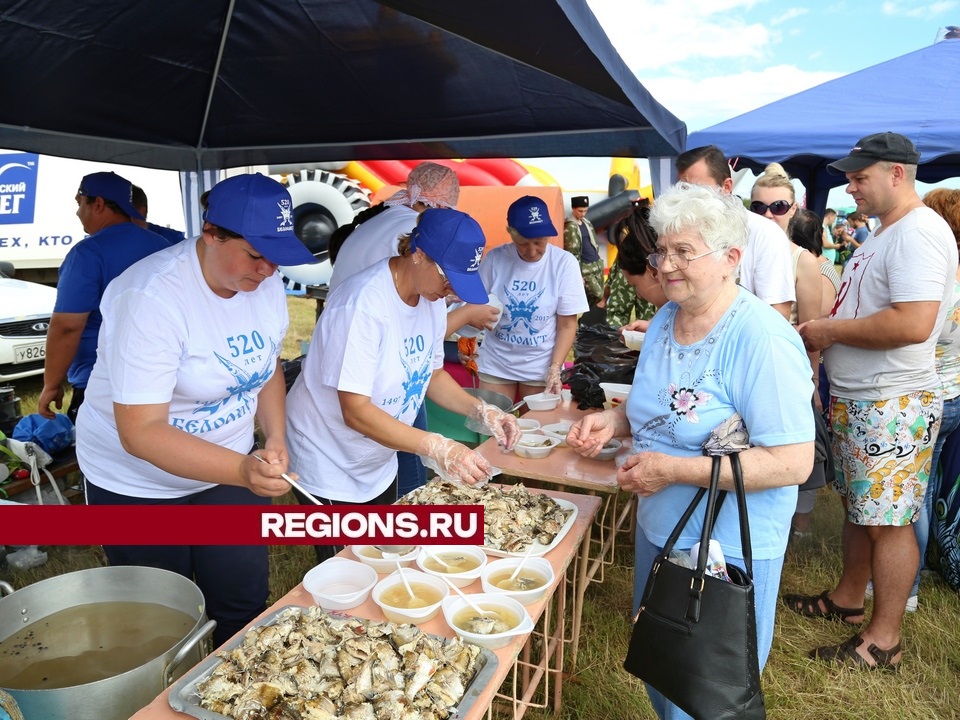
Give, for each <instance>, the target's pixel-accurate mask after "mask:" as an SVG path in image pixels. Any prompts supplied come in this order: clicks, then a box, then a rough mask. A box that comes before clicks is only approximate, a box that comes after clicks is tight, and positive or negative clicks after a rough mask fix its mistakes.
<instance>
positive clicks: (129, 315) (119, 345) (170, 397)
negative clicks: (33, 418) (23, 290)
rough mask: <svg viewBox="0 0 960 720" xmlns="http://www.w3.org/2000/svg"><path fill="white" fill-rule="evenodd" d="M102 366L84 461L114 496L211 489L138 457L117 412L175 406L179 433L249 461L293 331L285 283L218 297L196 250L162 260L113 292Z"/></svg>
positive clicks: (87, 417)
mask: <svg viewBox="0 0 960 720" xmlns="http://www.w3.org/2000/svg"><path fill="white" fill-rule="evenodd" d="M100 311H101V312H102V314H103V325H102V326H101V328H100V335H99V338H98V343H99V345H98V350H97V363H96V365H94V368H93V372H92V373H91V375H90V382H89V383H88V384H87V391H86V395H85V397H84V402H83V405H81V406H80V411H79V414H78V417H77V459H78V461H79V463H80V468H81V470H83V474H84V475H86V476H87V478H89V479H90V481H91V482H92V483H93V484H94V485H97V486H98V487H101V488H103V489H105V490H109V491H111V492H115V493H119V494H121V495H129V496H133V497H142V498H176V497H183V496H186V495H191V494H193V493H197V492H200V491H201V490H206V489H208V488H210V487H211V485H210V484H209V483H205V482H199V481H197V480H190V479H187V478H182V477H179V476H177V475H171V474H170V473H168V472H166V471H164V470H161V469H160V468H158V467H156V466H155V465H152V464H151V463H148V462H147V461H145V460H141V459H139V458H136V457H133V456H132V455H129V454H127V452H126V451H125V450H124V449H123V447H122V446H121V445H120V438H119V436H118V434H117V426H116V420H115V418H114V414H113V404H114V403H115V402H116V403H123V404H126V405H152V404H157V403H169V408H170V409H169V414H170V424H171V425H173V426H174V427H177V428H180V429H181V430H183V431H185V432H188V433H190V434H191V435H196V436H197V437H199V438H202V439H203V440H206V441H207V442H211V443H214V444H216V445H221V446H223V447H226V448H230V449H231V450H236V451H237V452H241V453H248V452H250V448H251V447H253V440H254V437H253V427H254V415H255V414H256V412H257V394H258V393H259V392H260V389H261V388H262V387H263V385H264V383H266V382H267V380H269V379H270V378H271V377H272V376H273V373H274V372H275V371H276V368H277V358H279V357H280V351H281V349H282V345H283V336H284V334H285V333H286V330H287V323H288V319H287V301H286V296H285V294H284V291H283V283H282V281H281V280H280V276H279V275H278V274H274V275H273V276H272V277H269V278H267V279H266V280H264V281H263V283H262V284H261V285H260V287H259V288H257V289H256V290H254V291H253V292H238V293H237V294H236V295H234V296H233V297H231V298H222V297H220V296H218V295H216V294H215V293H214V292H213V291H212V290H211V289H210V286H209V285H207V282H206V280H204V279H203V273H202V271H201V269H200V262H199V259H198V257H197V249H196V243H195V242H192V241H188V242H183V243H180V244H178V245H174V246H172V247H170V248H167V249H165V250H160V251H158V252H156V253H154V254H153V255H150V256H149V257H147V258H145V259H144V260H141V261H140V262H138V263H136V264H134V265H132V266H131V267H130V268H129V269H127V270H126V271H125V272H124V273H123V274H122V275H120V277H118V278H117V279H116V280H114V281H113V282H112V283H110V285H108V286H107V290H106V292H105V293H104V295H103V301H102V302H101V304H100Z"/></svg>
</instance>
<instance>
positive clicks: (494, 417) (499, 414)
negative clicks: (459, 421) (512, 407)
mask: <svg viewBox="0 0 960 720" xmlns="http://www.w3.org/2000/svg"><path fill="white" fill-rule="evenodd" d="M470 419H471V420H476V421H477V422H478V423H479V424H480V426H481V427H482V428H483V429H484V430H486V431H487V435H490V436H491V437H494V438H496V439H497V442H498V443H500V447H502V448H503V449H505V450H513V446H514V445H516V444H517V440H519V439H520V426H519V425H517V419H516V418H515V417H514V416H513V415H510V414H509V413H505V412H504V411H503V410H501V409H500V408H498V407H497V406H496V405H491V404H490V403H486V402H484V401H483V400H481V401H480V402H478V403H477V404H476V405H475V406H474V408H473V410H472V411H471V413H470Z"/></svg>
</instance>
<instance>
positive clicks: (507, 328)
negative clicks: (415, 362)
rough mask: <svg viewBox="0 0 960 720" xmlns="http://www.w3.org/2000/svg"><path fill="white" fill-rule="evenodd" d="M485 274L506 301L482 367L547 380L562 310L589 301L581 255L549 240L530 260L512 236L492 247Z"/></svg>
mask: <svg viewBox="0 0 960 720" xmlns="http://www.w3.org/2000/svg"><path fill="white" fill-rule="evenodd" d="M480 278H481V279H482V280H483V285H484V287H486V288H487V290H488V291H489V292H490V293H491V294H493V295H496V296H497V297H498V298H500V301H501V302H502V303H503V313H502V314H501V315H500V320H499V321H498V322H497V325H496V327H495V328H494V329H493V330H488V331H487V333H486V335H485V337H484V339H483V344H482V345H481V346H480V352H479V358H478V360H477V367H478V368H479V369H480V372H483V373H487V374H489V375H495V376H497V377H501V378H504V379H506V380H517V381H520V382H524V381H528V380H531V381H538V382H539V381H541V380H543V379H544V378H545V377H546V375H547V368H548V367H549V366H550V356H551V354H552V353H553V346H554V344H555V342H556V339H557V316H558V315H577V314H578V313H583V312H586V311H587V310H588V309H589V307H590V306H589V305H588V304H587V295H586V292H585V291H584V289H583V278H582V277H581V275H580V265H579V263H578V262H577V259H576V258H575V257H574V256H573V255H571V254H570V253H568V252H567V251H566V250H561V249H560V248H558V247H556V246H555V245H547V250H546V252H545V253H544V255H543V257H542V258H540V259H539V260H538V261H537V262H535V263H530V262H526V261H525V260H523V259H522V258H521V257H520V255H519V254H518V253H517V248H516V246H515V245H514V244H513V243H512V242H510V243H507V244H505V245H501V246H499V247H496V248H494V249H493V250H491V251H490V252H488V253H487V256H486V257H485V258H484V259H483V262H482V263H480Z"/></svg>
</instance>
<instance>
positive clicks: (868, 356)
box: [823, 207, 957, 400]
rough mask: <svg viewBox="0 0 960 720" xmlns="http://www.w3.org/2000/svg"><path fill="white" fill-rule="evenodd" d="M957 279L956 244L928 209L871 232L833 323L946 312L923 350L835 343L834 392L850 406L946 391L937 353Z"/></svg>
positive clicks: (830, 361) (826, 358)
mask: <svg viewBox="0 0 960 720" xmlns="http://www.w3.org/2000/svg"><path fill="white" fill-rule="evenodd" d="M956 272H957V243H956V241H955V240H954V237H953V233H952V232H951V231H950V226H949V225H947V223H946V222H945V221H944V220H943V218H941V217H940V216H939V215H937V214H936V213H935V212H934V211H933V210H931V209H930V208H927V207H920V208H915V209H913V210H911V211H910V212H908V213H907V214H906V215H905V216H904V217H902V218H901V219H900V220H898V221H897V222H895V223H893V224H892V225H890V226H888V227H886V228H881V229H880V234H879V235H878V234H876V232H871V233H870V235H869V236H868V237H867V239H866V240H865V241H864V243H863V244H862V245H861V246H860V247H859V248H857V249H856V250H854V252H853V255H852V256H851V258H850V260H848V261H847V264H846V266H844V269H843V277H842V279H841V283H840V292H839V293H838V295H837V303H836V305H835V307H834V310H833V314H832V316H831V317H835V318H843V319H848V318H863V317H867V316H869V315H873V314H875V313H878V312H880V311H881V310H886V309H888V308H890V306H891V304H892V303H899V302H919V301H928V302H929V301H934V300H935V301H937V302H939V303H940V312H939V314H938V317H937V322H936V325H935V326H934V328H933V331H932V332H931V333H930V337H928V338H927V339H926V340H924V341H923V342H921V343H914V344H912V345H905V346H903V347H899V348H889V349H885V350H868V349H866V348H858V347H853V346H851V345H843V344H840V343H837V344H835V345H832V346H830V347H829V348H827V349H826V350H824V351H823V362H824V365H825V366H826V368H827V376H828V377H829V378H830V392H831V393H832V394H833V395H836V396H838V397H842V398H848V399H851V400H884V399H888V398H895V397H900V396H901V395H906V394H908V393H912V392H917V391H918V390H926V389H930V388H934V387H939V386H940V380H939V379H938V377H937V373H936V369H935V368H934V347H935V345H936V343H937V338H938V337H940V330H941V328H942V326H943V320H944V316H945V313H946V310H947V308H948V306H949V305H950V300H951V298H952V296H953V280H954V275H955V274H956Z"/></svg>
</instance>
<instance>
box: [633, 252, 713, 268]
mask: <svg viewBox="0 0 960 720" xmlns="http://www.w3.org/2000/svg"><path fill="white" fill-rule="evenodd" d="M715 252H720V251H719V250H708V251H707V252H705V253H701V254H700V255H694V256H693V257H690V256H688V255H684V254H683V253H661V252H656V253H652V254H650V255H647V262H648V263H650V267H652V268H653V269H654V270H663V264H664V263H665V262H666V261H667V258H671V259H672V261H673V267H674V268H676V269H677V270H686V269H687V268H688V267H689V266H690V263H692V262H693V261H694V260H699V259H700V258H702V257H706V256H707V255H713V254H714V253H715Z"/></svg>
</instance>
